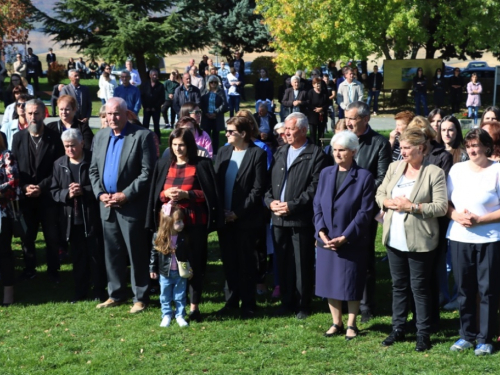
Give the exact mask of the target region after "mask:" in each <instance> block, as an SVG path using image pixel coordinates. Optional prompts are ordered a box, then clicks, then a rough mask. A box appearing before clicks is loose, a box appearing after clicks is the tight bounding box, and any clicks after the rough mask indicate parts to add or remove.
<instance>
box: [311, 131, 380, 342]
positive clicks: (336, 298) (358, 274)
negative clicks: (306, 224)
mask: <svg viewBox="0 0 500 375" xmlns="http://www.w3.org/2000/svg"><path fill="white" fill-rule="evenodd" d="M330 143H331V146H332V153H333V157H334V159H335V165H334V166H333V167H327V168H325V169H323V170H322V171H321V174H320V176H319V183H318V190H317V191H316V195H315V196H314V226H315V229H316V239H317V258H316V295H318V296H320V297H323V298H328V305H329V307H330V312H331V314H332V319H333V324H332V326H331V327H330V329H328V331H326V332H325V334H324V336H325V337H331V336H334V335H338V334H340V333H342V332H343V330H344V324H343V322H342V301H347V307H348V314H349V317H348V320H347V331H346V336H345V338H346V340H351V339H353V338H355V337H356V336H357V334H358V328H357V326H356V316H357V314H358V311H359V304H360V300H361V299H362V297H363V290H364V286H365V281H366V267H367V260H368V253H367V251H366V249H367V246H368V243H369V242H370V236H369V235H367V233H368V232H369V231H370V230H369V228H370V223H371V220H372V218H373V210H374V206H375V204H374V195H375V182H374V180H373V176H372V174H371V173H370V172H369V171H367V170H365V169H362V168H360V167H358V165H357V164H356V162H355V161H354V157H355V155H356V152H357V151H358V149H359V141H358V137H357V136H356V135H355V134H354V133H352V132H349V131H343V132H340V133H337V134H335V135H334V137H333V138H332V140H331V142H330ZM332 198H333V199H332Z"/></svg>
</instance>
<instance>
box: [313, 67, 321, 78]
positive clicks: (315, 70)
mask: <svg viewBox="0 0 500 375" xmlns="http://www.w3.org/2000/svg"><path fill="white" fill-rule="evenodd" d="M311 74H316V75H318V76H319V75H321V74H320V72H319V70H318V69H313V70H311Z"/></svg>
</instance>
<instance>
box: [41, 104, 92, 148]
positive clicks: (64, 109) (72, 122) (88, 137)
mask: <svg viewBox="0 0 500 375" xmlns="http://www.w3.org/2000/svg"><path fill="white" fill-rule="evenodd" d="M57 108H58V111H59V121H54V122H51V123H49V124H47V126H48V127H49V128H51V129H52V130H55V131H56V132H58V133H59V134H63V133H64V132H65V131H66V130H68V129H79V130H80V132H81V133H82V136H83V142H84V148H85V150H88V151H90V148H91V147H92V139H93V138H94V133H92V129H90V127H89V125H88V122H87V121H85V122H81V121H79V120H78V119H77V118H76V116H75V115H76V109H77V103H76V99H75V98H73V97H72V96H70V95H61V96H60V97H59V99H57Z"/></svg>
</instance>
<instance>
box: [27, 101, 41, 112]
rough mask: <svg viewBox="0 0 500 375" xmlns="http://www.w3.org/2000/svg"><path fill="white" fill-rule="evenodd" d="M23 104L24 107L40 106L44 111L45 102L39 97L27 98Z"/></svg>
mask: <svg viewBox="0 0 500 375" xmlns="http://www.w3.org/2000/svg"><path fill="white" fill-rule="evenodd" d="M25 106H26V107H31V106H37V107H40V108H41V109H42V111H43V112H45V103H44V102H43V101H42V100H41V99H31V100H28V101H27V102H26V104H25ZM44 114H45V113H44Z"/></svg>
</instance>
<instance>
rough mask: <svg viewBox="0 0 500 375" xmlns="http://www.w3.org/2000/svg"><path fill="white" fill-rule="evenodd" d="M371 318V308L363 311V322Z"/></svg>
mask: <svg viewBox="0 0 500 375" xmlns="http://www.w3.org/2000/svg"><path fill="white" fill-rule="evenodd" d="M371 318H373V314H372V312H371V310H363V311H361V323H368V322H369V321H370V319H371Z"/></svg>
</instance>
